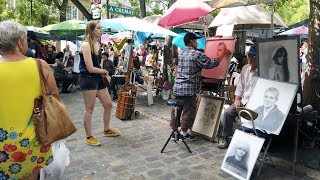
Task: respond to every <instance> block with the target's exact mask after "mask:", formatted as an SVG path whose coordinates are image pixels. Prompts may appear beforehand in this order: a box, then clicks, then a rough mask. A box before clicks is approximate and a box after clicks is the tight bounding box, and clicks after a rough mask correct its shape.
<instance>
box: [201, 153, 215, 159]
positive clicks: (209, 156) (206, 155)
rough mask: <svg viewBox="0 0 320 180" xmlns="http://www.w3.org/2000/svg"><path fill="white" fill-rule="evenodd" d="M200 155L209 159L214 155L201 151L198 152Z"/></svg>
mask: <svg viewBox="0 0 320 180" xmlns="http://www.w3.org/2000/svg"><path fill="white" fill-rule="evenodd" d="M200 156H201V157H203V158H204V159H210V158H212V157H214V155H213V154H211V153H203V154H200Z"/></svg>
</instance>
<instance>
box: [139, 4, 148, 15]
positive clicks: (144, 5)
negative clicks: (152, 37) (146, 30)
mask: <svg viewBox="0 0 320 180" xmlns="http://www.w3.org/2000/svg"><path fill="white" fill-rule="evenodd" d="M139 2H140V13H141V18H144V17H146V16H147V12H146V1H145V0H139Z"/></svg>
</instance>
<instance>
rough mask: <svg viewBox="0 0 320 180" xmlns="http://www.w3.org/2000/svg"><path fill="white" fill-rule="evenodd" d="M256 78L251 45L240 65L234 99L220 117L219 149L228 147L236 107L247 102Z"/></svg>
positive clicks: (254, 51) (253, 50) (253, 48)
mask: <svg viewBox="0 0 320 180" xmlns="http://www.w3.org/2000/svg"><path fill="white" fill-rule="evenodd" d="M257 80H258V73H257V65H256V46H251V47H250V50H249V51H248V64H246V65H244V66H243V67H242V70H241V74H240V77H239V81H238V83H237V88H236V91H235V100H234V102H233V104H232V105H231V106H230V107H228V108H227V109H225V111H224V114H223V116H222V119H221V123H220V131H221V137H220V139H219V142H218V147H219V148H220V149H225V148H228V146H229V143H230V139H231V136H232V135H233V121H234V120H235V118H236V117H237V116H238V113H237V110H236V108H237V107H242V106H245V105H246V104H247V102H248V101H249V99H250V96H251V94H252V92H253V88H254V86H255V84H256V82H257Z"/></svg>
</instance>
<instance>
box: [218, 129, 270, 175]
mask: <svg viewBox="0 0 320 180" xmlns="http://www.w3.org/2000/svg"><path fill="white" fill-rule="evenodd" d="M263 143H264V139H263V138H259V137H257V136H254V135H251V134H249V133H245V132H243V131H240V130H236V131H235V133H234V135H233V137H232V140H231V142H230V145H229V148H228V150H227V152H226V154H225V157H224V159H223V162H222V165H221V169H222V170H223V171H224V172H226V173H228V174H230V175H232V176H234V177H236V178H238V179H244V180H245V179H250V177H251V174H252V170H253V168H254V165H255V162H256V160H257V158H258V155H259V152H260V150H261V148H262V145H263Z"/></svg>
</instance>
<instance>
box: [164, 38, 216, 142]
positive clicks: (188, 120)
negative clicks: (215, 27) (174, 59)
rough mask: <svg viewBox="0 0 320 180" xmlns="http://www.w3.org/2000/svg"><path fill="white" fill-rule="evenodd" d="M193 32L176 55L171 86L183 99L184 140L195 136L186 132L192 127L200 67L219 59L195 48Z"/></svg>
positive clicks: (209, 65)
mask: <svg viewBox="0 0 320 180" xmlns="http://www.w3.org/2000/svg"><path fill="white" fill-rule="evenodd" d="M199 38H200V37H197V36H196V35H195V34H194V33H190V32H188V33H187V34H186V35H185V36H184V38H183V41H184V43H185V45H186V48H185V49H183V50H181V51H180V52H179V55H178V67H177V75H176V78H175V84H174V86H173V95H174V96H175V97H174V98H177V99H182V100H183V101H184V104H183V107H182V114H181V122H180V123H178V124H179V125H181V134H182V137H180V138H184V140H185V141H192V140H194V139H195V137H194V136H193V135H191V134H189V133H188V130H189V129H191V128H192V126H193V123H194V120H195V115H196V94H197V93H198V92H199V89H200V79H201V69H202V68H207V69H210V68H213V67H216V66H218V65H219V63H220V60H219V59H216V58H215V59H211V58H209V57H208V56H207V55H205V54H204V53H203V52H201V51H198V50H196V48H197V46H198V43H197V39H199ZM171 114H172V115H171V121H170V126H171V127H174V117H175V116H174V109H173V110H172V113H171Z"/></svg>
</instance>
